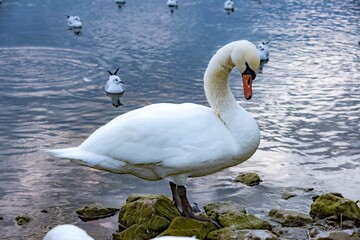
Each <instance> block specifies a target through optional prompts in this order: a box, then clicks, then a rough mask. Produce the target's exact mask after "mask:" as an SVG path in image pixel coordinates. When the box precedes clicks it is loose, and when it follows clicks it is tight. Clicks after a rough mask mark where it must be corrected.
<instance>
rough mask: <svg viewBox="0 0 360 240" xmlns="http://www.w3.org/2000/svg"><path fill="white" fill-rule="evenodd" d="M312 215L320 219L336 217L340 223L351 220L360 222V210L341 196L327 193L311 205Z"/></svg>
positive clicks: (352, 202)
mask: <svg viewBox="0 0 360 240" xmlns="http://www.w3.org/2000/svg"><path fill="white" fill-rule="evenodd" d="M310 215H311V216H313V217H316V218H319V219H324V218H327V217H330V216H336V217H337V219H338V220H339V221H340V219H342V220H347V219H349V220H354V221H357V222H360V208H359V207H358V206H357V205H356V203H355V202H354V201H352V200H350V199H346V198H344V197H343V196H342V195H341V194H333V193H327V194H324V195H321V196H319V197H318V198H317V199H316V200H315V201H314V202H313V203H312V204H311V209H310Z"/></svg>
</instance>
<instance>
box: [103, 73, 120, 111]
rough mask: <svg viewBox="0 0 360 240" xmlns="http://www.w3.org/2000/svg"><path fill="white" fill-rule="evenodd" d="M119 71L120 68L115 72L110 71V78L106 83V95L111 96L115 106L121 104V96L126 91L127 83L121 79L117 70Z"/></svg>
mask: <svg viewBox="0 0 360 240" xmlns="http://www.w3.org/2000/svg"><path fill="white" fill-rule="evenodd" d="M118 71H119V68H118V69H117V70H116V71H115V72H114V73H112V72H110V71H108V72H109V74H110V76H109V80H108V81H107V82H106V84H105V92H106V95H108V96H109V97H111V100H112V104H113V106H114V107H118V106H120V105H122V104H121V102H120V98H121V97H122V96H123V95H124V92H125V84H124V82H123V81H122V80H121V78H120V77H119V76H117V75H116V74H117V72H118Z"/></svg>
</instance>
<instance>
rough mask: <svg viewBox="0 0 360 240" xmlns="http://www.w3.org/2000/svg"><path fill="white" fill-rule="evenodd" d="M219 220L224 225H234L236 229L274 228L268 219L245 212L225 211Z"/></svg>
mask: <svg viewBox="0 0 360 240" xmlns="http://www.w3.org/2000/svg"><path fill="white" fill-rule="evenodd" d="M218 221H219V223H220V224H221V225H222V226H224V227H230V226H234V227H235V228H236V229H266V230H271V229H272V226H271V225H270V223H268V222H267V221H265V220H262V219H260V218H257V217H255V216H254V215H247V214H244V213H225V214H222V215H220V216H219V219H218Z"/></svg>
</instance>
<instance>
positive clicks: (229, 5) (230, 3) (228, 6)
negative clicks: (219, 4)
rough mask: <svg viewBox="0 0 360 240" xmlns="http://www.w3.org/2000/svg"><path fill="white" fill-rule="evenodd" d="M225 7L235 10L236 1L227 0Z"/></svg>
mask: <svg viewBox="0 0 360 240" xmlns="http://www.w3.org/2000/svg"><path fill="white" fill-rule="evenodd" d="M224 9H225V10H231V11H234V2H233V1H232V0H226V1H225V2H224Z"/></svg>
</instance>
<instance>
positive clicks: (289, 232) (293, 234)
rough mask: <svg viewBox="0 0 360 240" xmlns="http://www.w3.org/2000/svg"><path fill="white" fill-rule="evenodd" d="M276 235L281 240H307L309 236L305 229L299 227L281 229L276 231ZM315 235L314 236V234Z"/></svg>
mask: <svg viewBox="0 0 360 240" xmlns="http://www.w3.org/2000/svg"><path fill="white" fill-rule="evenodd" d="M274 232H276V233H277V234H278V235H280V236H281V239H291V240H309V239H311V238H310V236H309V235H310V234H309V231H308V230H307V229H306V228H300V227H281V228H278V229H276V230H275V231H274ZM315 235H316V234H315Z"/></svg>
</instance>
